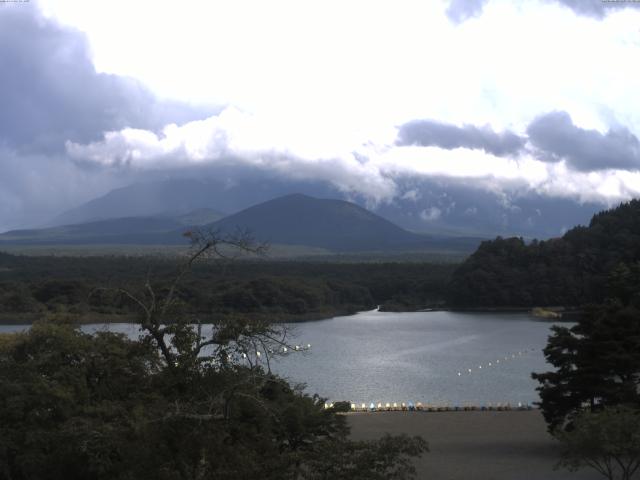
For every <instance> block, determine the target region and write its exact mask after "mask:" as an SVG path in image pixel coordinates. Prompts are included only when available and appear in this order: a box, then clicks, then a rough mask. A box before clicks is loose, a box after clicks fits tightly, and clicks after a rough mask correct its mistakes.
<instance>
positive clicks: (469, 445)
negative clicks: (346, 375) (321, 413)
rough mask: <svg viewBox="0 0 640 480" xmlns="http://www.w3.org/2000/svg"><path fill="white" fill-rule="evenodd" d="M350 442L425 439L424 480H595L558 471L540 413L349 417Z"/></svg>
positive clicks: (594, 476)
mask: <svg viewBox="0 0 640 480" xmlns="http://www.w3.org/2000/svg"><path fill="white" fill-rule="evenodd" d="M348 417H349V419H348V421H349V424H350V425H351V427H352V432H351V434H352V437H353V438H354V439H358V440H366V439H373V438H377V437H379V436H381V435H383V434H384V433H385V432H388V433H391V434H400V433H407V434H409V435H421V436H422V437H423V438H424V439H425V440H427V441H428V442H429V449H430V452H429V453H427V454H425V455H424V456H423V457H422V458H420V459H418V460H417V461H416V468H417V471H418V478H420V479H425V480H427V479H428V480H474V479H478V480H572V479H573V480H592V479H593V480H595V479H598V478H602V477H600V476H599V475H598V474H597V473H596V472H594V471H592V470H583V471H579V472H576V473H571V472H568V471H567V470H554V469H553V467H554V465H555V463H556V461H557V459H558V444H557V442H555V441H554V440H553V438H551V437H550V436H549V434H548V433H547V431H546V424H545V422H544V419H543V418H542V415H541V413H540V412H539V411H537V410H532V411H499V412H435V413H430V412H381V413H351V414H349V415H348Z"/></svg>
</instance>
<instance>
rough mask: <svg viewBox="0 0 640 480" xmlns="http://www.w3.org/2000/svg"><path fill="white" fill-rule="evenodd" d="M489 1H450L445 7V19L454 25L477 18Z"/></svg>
mask: <svg viewBox="0 0 640 480" xmlns="http://www.w3.org/2000/svg"><path fill="white" fill-rule="evenodd" d="M488 1H489V0H451V3H449V7H447V17H449V20H451V21H452V22H454V23H461V22H464V21H465V20H468V19H469V18H473V17H478V16H480V15H481V14H482V9H483V8H484V6H485V4H486V3H487V2H488Z"/></svg>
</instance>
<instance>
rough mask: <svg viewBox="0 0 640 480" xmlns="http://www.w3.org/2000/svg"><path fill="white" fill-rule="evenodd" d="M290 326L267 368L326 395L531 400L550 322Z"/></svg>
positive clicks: (485, 319)
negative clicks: (283, 346) (287, 343)
mask: <svg viewBox="0 0 640 480" xmlns="http://www.w3.org/2000/svg"><path fill="white" fill-rule="evenodd" d="M290 326H291V327H292V328H293V329H294V331H295V335H296V338H295V339H294V343H300V344H305V345H306V344H307V343H310V344H312V347H311V349H310V351H309V352H306V353H294V354H292V355H290V356H287V357H284V358H280V359H278V360H277V361H276V362H275V363H272V368H273V370H275V371H276V372H277V373H279V374H281V375H283V376H285V377H287V378H289V379H290V380H291V381H293V382H305V383H306V384H307V391H308V392H309V393H316V392H317V393H319V394H320V395H321V396H323V397H328V398H330V399H331V400H350V401H353V402H357V403H360V402H366V403H367V404H368V403H369V402H376V403H377V402H393V401H397V402H403V401H405V402H406V401H414V402H416V401H421V402H423V403H426V402H430V403H447V402H448V403H450V404H452V405H464V404H466V403H473V404H487V403H489V402H491V403H494V404H495V403H497V402H511V403H512V404H517V403H518V402H523V403H531V402H533V401H536V400H538V395H537V393H536V391H535V387H536V386H537V383H536V382H534V381H533V380H532V379H531V372H532V371H546V370H548V369H549V365H547V364H546V362H545V359H544V356H543V354H542V348H543V347H544V346H545V344H546V341H547V337H548V335H549V333H550V332H549V328H550V326H551V324H550V323H547V322H543V321H537V320H535V319H533V318H532V317H530V316H529V315H527V314H520V313H499V314H496V313H454V312H416V313H386V312H376V311H373V312H362V313H358V314H356V315H352V316H345V317H335V318H332V319H328V320H321V321H316V322H307V323H299V324H291V325H290ZM24 328H25V327H24V326H10V325H9V326H7V325H5V326H0V332H3V331H15V330H22V329H24ZM96 329H106V330H110V331H114V332H121V333H125V334H127V335H128V336H130V337H132V338H136V337H137V336H138V334H139V330H138V326H137V325H133V324H111V325H106V326H105V325H85V326H83V330H85V331H95V330H96ZM512 355H513V356H514V357H512ZM505 357H507V358H506V359H505ZM489 363H491V366H489ZM479 367H482V368H479ZM469 369H471V373H469V372H468V370H469ZM458 373H460V375H458Z"/></svg>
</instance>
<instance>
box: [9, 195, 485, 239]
mask: <svg viewBox="0 0 640 480" xmlns="http://www.w3.org/2000/svg"><path fill="white" fill-rule="evenodd" d="M212 214H215V212H211V211H210V210H204V211H203V210H199V211H196V212H192V213H191V214H187V215H180V216H174V217H172V218H169V217H125V218H118V219H109V220H101V221H94V222H86V223H80V224H74V225H66V226H59V227H51V228H46V229H34V230H14V231H11V232H7V233H5V234H2V235H0V244H2V243H5V244H21V245H53V244H59V245H64V244H76V245H77V244H148V245H179V244H184V243H186V240H185V238H184V237H183V235H182V234H183V232H184V231H185V230H186V229H187V227H188V226H196V225H197V224H198V222H196V220H199V221H200V223H201V221H202V220H203V218H206V217H207V216H210V215H212ZM188 220H190V221H191V223H188V222H187V221H188ZM204 228H210V229H212V230H218V231H220V232H222V233H232V232H234V231H236V230H237V229H239V228H240V229H247V230H249V231H250V232H251V233H252V234H253V236H254V237H255V238H256V239H257V240H259V241H267V242H270V243H272V244H284V245H300V246H307V247H318V248H323V249H327V250H330V251H334V252H356V251H360V252H372V251H378V252H383V251H400V250H404V251H425V250H428V251H457V252H469V251H471V250H473V249H474V248H475V247H476V246H477V245H478V243H479V241H480V240H479V239H477V238H449V237H436V236H425V235H419V234H416V233H412V232H409V231H407V230H404V229H402V228H400V227H398V226H397V225H394V224H393V223H391V222H389V221H388V220H385V219H384V218H382V217H380V216H378V215H376V214H374V213H372V212H370V211H368V210H366V209H364V208H362V207H360V206H358V205H356V204H354V203H350V202H347V201H344V200H321V199H316V198H313V197H309V196H307V195H302V194H293V195H286V196H284V197H279V198H276V199H273V200H269V201H267V202H264V203H260V204H258V205H254V206H252V207H249V208H247V209H244V210H242V211H240V212H238V213H236V214H234V215H230V216H228V217H224V218H222V219H221V220H218V221H216V222H212V223H208V224H206V225H205V226H204Z"/></svg>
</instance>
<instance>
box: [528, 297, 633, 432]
mask: <svg viewBox="0 0 640 480" xmlns="http://www.w3.org/2000/svg"><path fill="white" fill-rule="evenodd" d="M639 307H640V304H635V305H633V304H628V305H624V304H622V303H621V302H620V301H618V300H616V301H609V302H607V303H606V304H605V305H603V306H598V307H591V308H590V309H589V310H588V312H587V313H586V314H585V316H584V317H583V318H582V319H581V320H580V321H579V322H578V323H577V324H576V325H574V326H573V327H571V328H567V327H559V326H554V327H552V329H553V335H552V336H551V337H550V338H549V343H548V345H547V347H546V348H545V349H544V353H545V356H546V357H547V361H548V362H549V363H550V364H551V365H553V366H554V367H555V368H556V370H555V371H553V372H546V373H534V374H533V378H534V379H536V380H538V381H539V382H540V384H541V385H540V387H538V391H539V392H540V398H541V402H540V407H541V408H542V412H543V414H544V417H545V419H546V421H547V423H548V425H549V429H550V430H551V431H553V430H556V429H558V428H565V427H567V426H568V427H569V428H570V427H571V421H572V419H573V418H574V417H575V416H576V415H578V414H579V413H580V412H581V411H583V410H584V409H588V410H599V409H601V408H603V407H606V406H616V405H632V406H636V407H640V308H639Z"/></svg>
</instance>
